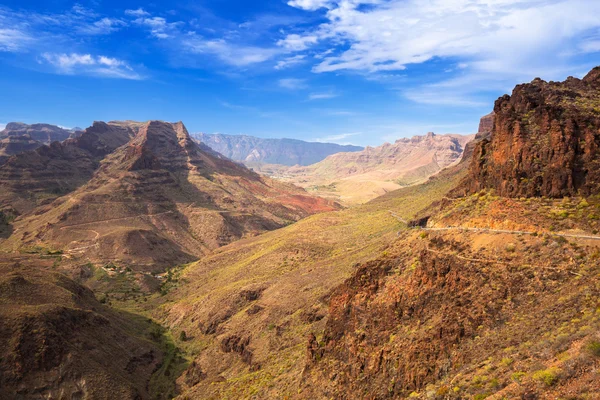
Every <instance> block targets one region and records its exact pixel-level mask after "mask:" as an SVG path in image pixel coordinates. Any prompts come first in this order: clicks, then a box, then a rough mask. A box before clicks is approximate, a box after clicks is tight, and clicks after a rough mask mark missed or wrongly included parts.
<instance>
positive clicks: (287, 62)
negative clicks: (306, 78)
mask: <svg viewBox="0 0 600 400" xmlns="http://www.w3.org/2000/svg"><path fill="white" fill-rule="evenodd" d="M305 59H306V56H305V55H304V54H298V55H295V56H292V57H287V58H284V59H283V60H279V61H277V64H276V65H275V69H277V70H281V69H286V68H290V67H293V66H294V65H298V64H302V63H303V62H304V61H305Z"/></svg>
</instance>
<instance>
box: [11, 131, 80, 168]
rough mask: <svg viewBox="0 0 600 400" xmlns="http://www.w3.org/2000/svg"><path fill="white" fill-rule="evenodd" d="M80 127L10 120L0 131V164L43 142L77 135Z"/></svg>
mask: <svg viewBox="0 0 600 400" xmlns="http://www.w3.org/2000/svg"><path fill="white" fill-rule="evenodd" d="M79 131H80V129H79V128H77V129H72V130H67V129H63V128H59V127H58V126H54V125H48V124H33V125H26V124H23V123H21V122H10V123H8V124H7V125H6V127H5V129H4V130H2V131H0V165H2V164H4V163H5V162H6V161H7V160H8V158H10V156H12V155H15V154H19V153H23V152H25V151H30V150H35V149H37V148H38V147H41V146H43V145H44V144H50V143H52V142H56V141H58V142H62V141H63V140H66V139H68V138H69V137H75V136H77V135H79V134H80V133H81V132H79Z"/></svg>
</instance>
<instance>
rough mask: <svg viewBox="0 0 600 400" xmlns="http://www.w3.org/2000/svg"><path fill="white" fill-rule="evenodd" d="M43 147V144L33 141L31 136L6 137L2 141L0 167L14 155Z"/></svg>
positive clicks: (0, 141)
mask: <svg viewBox="0 0 600 400" xmlns="http://www.w3.org/2000/svg"><path fill="white" fill-rule="evenodd" d="M42 145H43V144H42V143H41V142H38V141H37V140H33V139H32V138H31V136H29V135H21V136H7V137H4V138H2V139H0V165H2V164H4V163H5V162H6V161H7V160H8V159H9V158H10V156H12V155H14V154H18V153H23V152H25V151H30V150H35V149H37V148H38V147H40V146H42Z"/></svg>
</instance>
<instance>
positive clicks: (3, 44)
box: [0, 28, 33, 52]
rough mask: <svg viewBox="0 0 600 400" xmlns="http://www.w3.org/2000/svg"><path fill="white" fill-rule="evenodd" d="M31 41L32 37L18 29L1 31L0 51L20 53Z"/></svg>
mask: <svg viewBox="0 0 600 400" xmlns="http://www.w3.org/2000/svg"><path fill="white" fill-rule="evenodd" d="M31 41H33V38H32V37H30V36H29V35H28V34H26V33H25V32H23V31H20V30H18V29H3V28H2V29H0V51H9V52H14V51H19V50H21V49H23V48H24V47H25V45H26V44H27V43H29V42H31Z"/></svg>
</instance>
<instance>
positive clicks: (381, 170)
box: [261, 132, 473, 204]
mask: <svg viewBox="0 0 600 400" xmlns="http://www.w3.org/2000/svg"><path fill="white" fill-rule="evenodd" d="M472 139H473V135H470V136H461V135H436V134H434V133H431V132H430V133H428V134H427V135H426V136H414V137H412V138H405V139H399V140H397V141H396V142H395V143H385V144H383V145H382V146H379V147H367V148H366V149H364V150H363V151H359V152H353V153H338V154H334V155H331V156H329V157H327V158H326V159H325V160H323V161H321V162H318V163H316V164H313V165H310V166H308V167H292V168H281V167H277V166H264V167H262V169H261V171H262V172H263V173H265V174H267V175H269V176H273V177H275V178H277V179H280V180H283V181H286V182H292V183H294V184H296V185H298V186H301V187H304V188H306V189H307V190H309V191H310V192H313V193H315V194H318V195H320V196H323V197H327V198H330V199H333V200H335V201H339V202H341V203H343V204H359V203H364V202H366V201H369V200H371V199H373V198H375V197H377V196H381V195H382V194H384V193H387V192H390V191H392V190H396V189H399V188H401V187H405V186H410V185H414V184H418V183H422V182H425V181H426V180H427V179H428V178H429V177H430V176H432V175H435V174H436V173H437V172H439V171H441V170H442V169H444V168H445V167H448V166H450V165H452V164H453V163H455V162H458V161H459V160H460V158H461V156H462V154H463V151H464V148H465V146H466V144H467V143H468V142H469V141H470V140H472Z"/></svg>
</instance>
